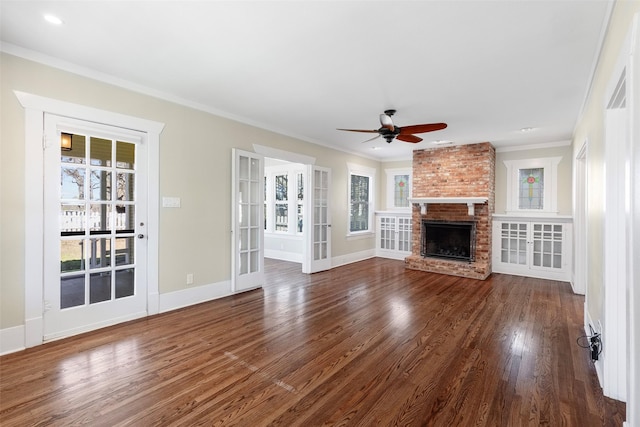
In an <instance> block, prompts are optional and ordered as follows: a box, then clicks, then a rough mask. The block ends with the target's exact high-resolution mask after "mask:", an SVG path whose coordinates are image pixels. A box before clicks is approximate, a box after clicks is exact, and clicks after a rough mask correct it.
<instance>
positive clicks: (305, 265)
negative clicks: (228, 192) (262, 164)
mask: <svg viewBox="0 0 640 427" xmlns="http://www.w3.org/2000/svg"><path fill="white" fill-rule="evenodd" d="M253 151H254V152H256V153H257V154H261V155H262V156H263V157H270V158H273V159H280V160H285V161H287V162H291V163H300V164H303V165H304V166H305V173H306V175H307V176H306V178H305V187H306V190H305V194H307V196H306V197H305V200H304V209H305V210H304V212H305V221H307V223H308V222H309V221H308V220H306V218H310V216H311V214H310V212H311V211H310V209H312V208H313V198H312V197H311V193H310V191H312V189H311V188H310V186H311V181H312V176H311V174H312V171H313V168H314V167H315V166H316V158H315V157H311V156H307V155H304V154H299V153H292V152H290V151H285V150H280V149H277V148H272V147H267V146H264V145H259V144H253ZM328 169H329V170H330V168H328ZM330 197H331V196H329V214H331V198H330ZM311 233H312V230H311V227H308V226H305V227H304V228H303V237H302V239H303V242H304V244H303V248H302V272H303V273H307V274H308V273H313V272H314V271H312V268H313V267H312V266H313V259H312V258H313V252H312V251H311V250H310V244H309V241H310V240H312V238H311ZM331 233H332V231H331V228H330V229H329V236H328V238H329V245H331V240H332V239H333V236H332V234H331ZM328 262H329V268H331V267H332V266H333V259H332V258H331V253H329V260H328ZM317 271H319V270H317Z"/></svg>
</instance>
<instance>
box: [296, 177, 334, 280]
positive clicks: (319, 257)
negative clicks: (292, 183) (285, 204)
mask: <svg viewBox="0 0 640 427" xmlns="http://www.w3.org/2000/svg"><path fill="white" fill-rule="evenodd" d="M308 176H309V177H310V181H311V182H310V185H309V188H311V192H310V196H311V197H309V204H308V210H307V212H308V213H307V218H310V219H311V220H310V225H311V227H310V229H308V230H307V233H306V236H307V237H306V242H307V244H306V247H307V254H306V256H305V259H304V263H303V264H302V272H303V273H315V272H318V271H323V270H329V269H330V268H331V209H330V206H329V200H330V199H329V196H330V195H329V188H330V186H331V169H328V168H322V167H319V166H309V173H308Z"/></svg>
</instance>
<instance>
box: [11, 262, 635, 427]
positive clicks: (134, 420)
mask: <svg viewBox="0 0 640 427" xmlns="http://www.w3.org/2000/svg"><path fill="white" fill-rule="evenodd" d="M267 265H268V284H267V286H266V287H265V288H264V289H261V290H255V291H251V292H247V293H244V294H240V295H235V296H232V297H228V298H224V299H220V300H216V301H212V302H209V303H204V304H200V305H197V306H194V307H190V308H186V309H182V310H178V311H173V312H170V313H165V314H162V315H158V316H153V317H150V318H147V319H143V320H138V321H133V322H129V323H126V324H122V325H119V326H115V327H110V328H106V329H102V330H100V331H95V332H92V333H89V334H84V335H82V336H78V337H73V338H69V339H65V340H61V341H56V342H53V343H49V344H46V345H43V346H39V347H37V348H32V349H28V350H26V351H23V352H20V353H15V354H11V355H7V356H4V357H2V358H0V375H1V377H0V424H1V425H2V426H4V427H8V426H31V425H64V426H67V425H79V424H86V425H91V426H100V425H104V426H114V425H132V426H150V425H163V426H164V425H188V426H191V425H215V426H233V425H237V426H263V425H280V426H299V425H300V426H302V425H304V426H320V425H354V426H355V425H357V426H387V425H403V426H404V425H430V426H447V427H448V426H537V425H547V426H579V427H584V426H621V425H622V420H623V418H624V411H625V408H624V404H621V403H620V402H616V401H614V400H610V399H607V398H604V397H603V395H602V391H601V389H600V387H599V386H598V381H597V378H596V374H595V369H594V366H593V364H592V362H591V361H590V357H589V354H588V351H587V350H586V349H583V348H580V347H579V346H578V345H577V344H576V339H577V338H578V337H580V336H581V335H583V328H582V319H583V303H584V298H582V297H580V296H577V295H574V294H573V293H572V292H571V289H570V286H569V284H567V283H562V282H553V281H545V280H538V279H531V278H522V277H515V276H508V275H501V274H494V275H492V276H491V277H490V279H488V280H486V281H476V280H471V279H464V278H458V277H453V276H442V275H437V274H430V273H424V272H418V271H410V270H405V268H404V264H403V263H402V262H401V261H393V260H386V259H379V258H377V259H371V260H367V261H363V262H359V263H355V264H352V265H349V266H345V267H340V268H336V269H334V270H332V271H328V272H323V273H317V274H313V275H303V274H301V273H300V266H299V265H297V264H291V263H284V262H276V261H269V260H267Z"/></svg>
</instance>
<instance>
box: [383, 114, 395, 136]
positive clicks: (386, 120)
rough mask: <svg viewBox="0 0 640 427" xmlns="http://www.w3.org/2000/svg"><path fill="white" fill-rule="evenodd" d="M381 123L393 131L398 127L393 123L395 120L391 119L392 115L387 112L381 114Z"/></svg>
mask: <svg viewBox="0 0 640 427" xmlns="http://www.w3.org/2000/svg"><path fill="white" fill-rule="evenodd" d="M380 124H381V125H382V127H384V128H387V129H389V130H390V131H391V132H393V131H394V130H395V129H396V127H395V126H394V125H393V120H391V117H390V116H388V115H386V114H380Z"/></svg>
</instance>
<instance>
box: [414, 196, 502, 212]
mask: <svg viewBox="0 0 640 427" xmlns="http://www.w3.org/2000/svg"><path fill="white" fill-rule="evenodd" d="M488 200H489V199H488V198H487V197H416V198H410V199H409V202H411V203H413V204H416V205H421V207H420V213H421V214H422V215H426V214H427V205H428V204H429V203H446V204H465V205H467V208H468V209H469V215H473V214H474V205H475V204H476V203H486V202H487V201H488Z"/></svg>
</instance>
